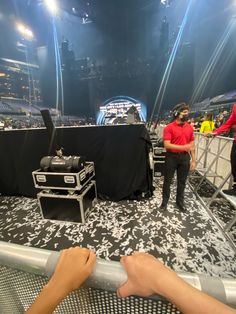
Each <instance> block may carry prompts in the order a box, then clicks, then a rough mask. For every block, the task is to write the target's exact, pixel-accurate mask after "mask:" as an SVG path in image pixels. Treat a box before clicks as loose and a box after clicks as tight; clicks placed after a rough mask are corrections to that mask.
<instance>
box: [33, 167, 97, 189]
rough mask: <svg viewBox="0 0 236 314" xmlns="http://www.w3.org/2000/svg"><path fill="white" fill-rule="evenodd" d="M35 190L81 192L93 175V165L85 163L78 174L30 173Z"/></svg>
mask: <svg viewBox="0 0 236 314" xmlns="http://www.w3.org/2000/svg"><path fill="white" fill-rule="evenodd" d="M32 175H33V180H34V186H35V187H36V188H37V189H49V190H50V189H53V190H68V191H69V190H72V191H75V190H76V191H79V190H81V189H82V188H83V187H84V186H85V185H86V184H87V183H88V182H89V181H90V180H91V179H92V178H93V177H94V175H95V169H94V163H93V162H90V161H88V162H86V163H85V166H84V168H83V169H82V170H80V171H79V172H46V171H42V170H41V169H38V170H35V171H33V172H32Z"/></svg>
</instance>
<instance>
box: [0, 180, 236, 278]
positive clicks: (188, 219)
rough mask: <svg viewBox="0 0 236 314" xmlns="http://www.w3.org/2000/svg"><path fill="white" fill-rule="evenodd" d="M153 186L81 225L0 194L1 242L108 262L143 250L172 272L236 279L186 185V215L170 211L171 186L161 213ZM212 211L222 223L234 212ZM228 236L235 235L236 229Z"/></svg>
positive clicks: (227, 251)
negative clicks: (86, 253) (89, 253)
mask: <svg viewBox="0 0 236 314" xmlns="http://www.w3.org/2000/svg"><path fill="white" fill-rule="evenodd" d="M155 185H156V188H155V191H154V196H153V197H152V198H150V199H148V200H143V201H140V202H137V201H121V202H119V203H114V202H109V201H99V202H98V203H97V205H96V206H95V207H94V208H93V209H92V210H91V211H90V212H89V214H88V216H87V219H86V223H85V224H77V223H69V222H65V223H61V222H60V223H59V222H56V223H55V222H51V221H48V220H43V219H42V217H41V214H40V210H39V206H38V204H37V200H36V199H30V198H25V197H5V196H0V240H2V241H8V242H12V243H17V244H23V245H27V246H33V247H39V248H44V249H51V250H61V249H63V248H67V247H70V246H76V245H80V246H84V247H89V248H91V249H93V250H95V251H96V253H97V255H98V256H99V257H101V258H106V259H112V260H119V256H120V255H128V254H131V253H132V252H133V251H146V252H149V253H151V254H153V255H155V256H157V257H159V258H161V259H162V261H163V262H164V263H165V264H166V265H168V266H170V267H171V268H172V269H174V270H176V271H187V272H197V273H205V274H209V275H213V276H221V277H236V263H235V261H236V253H235V251H234V250H233V248H232V247H231V245H230V243H229V242H228V241H227V239H226V237H225V236H224V234H223V233H222V232H221V230H220V229H219V227H218V226H217V224H216V223H215V222H214V220H213V219H212V218H211V217H210V216H209V214H208V213H207V211H206V210H205V208H204V207H203V206H202V205H201V203H200V202H199V201H198V200H197V199H196V197H195V195H194V194H193V192H192V190H191V189H190V187H189V186H187V188H186V205H187V206H186V207H187V209H188V211H187V213H180V212H179V211H178V209H176V208H175V202H174V200H175V184H173V189H172V196H171V200H170V202H169V204H168V210H167V211H165V212H161V211H159V210H157V208H158V205H159V204H160V202H161V187H162V180H161V179H157V181H156V182H155ZM217 206H218V208H217ZM216 210H217V214H218V215H219V216H221V217H224V219H225V217H226V219H230V217H229V215H230V216H232V215H233V214H235V212H233V211H232V209H230V213H229V211H228V209H227V206H226V208H225V207H222V206H221V205H219V204H218V205H217V204H216V205H215V209H214V208H213V211H216ZM225 213H226V214H225ZM224 219H223V218H222V221H223V222H224ZM225 222H227V221H225ZM225 222H224V223H225ZM231 232H232V235H236V227H233V228H232V231H231Z"/></svg>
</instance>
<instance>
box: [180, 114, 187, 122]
mask: <svg viewBox="0 0 236 314" xmlns="http://www.w3.org/2000/svg"><path fill="white" fill-rule="evenodd" d="M188 119H189V115H188V114H185V115H184V116H183V117H182V118H180V121H181V122H187V121H188Z"/></svg>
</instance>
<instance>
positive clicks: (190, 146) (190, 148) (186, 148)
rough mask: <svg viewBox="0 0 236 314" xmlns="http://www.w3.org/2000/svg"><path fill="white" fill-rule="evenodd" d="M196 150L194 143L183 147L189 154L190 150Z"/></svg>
mask: <svg viewBox="0 0 236 314" xmlns="http://www.w3.org/2000/svg"><path fill="white" fill-rule="evenodd" d="M193 148H194V142H191V143H189V144H185V145H183V150H186V151H187V152H189V151H190V150H192V149H193Z"/></svg>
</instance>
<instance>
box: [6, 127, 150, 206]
mask: <svg viewBox="0 0 236 314" xmlns="http://www.w3.org/2000/svg"><path fill="white" fill-rule="evenodd" d="M57 131H58V137H59V139H60V142H61V145H62V147H63V148H64V153H65V155H77V156H85V157H86V159H87V160H88V161H94V163H95V171H96V182H97V190H98V193H99V195H100V196H101V197H104V198H106V199H110V200H113V201H119V200H121V199H124V198H136V199H137V198H139V197H141V195H142V193H143V192H144V193H147V194H149V195H151V194H152V174H151V170H150V168H149V157H148V155H149V149H150V141H149V135H148V133H147V130H146V128H145V126H144V125H142V124H139V125H118V126H97V127H96V126H91V127H76V128H58V129H57ZM0 148H1V154H0V173H1V176H0V192H1V193H2V194H3V195H23V196H30V197H35V196H36V193H37V190H36V189H35V188H34V186H33V179H32V175H31V173H32V171H33V170H36V169H38V168H39V163H40V159H41V158H42V157H43V156H45V155H48V151H49V139H48V137H47V133H46V129H32V130H15V131H13V130H12V131H2V132H0Z"/></svg>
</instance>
